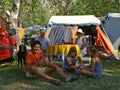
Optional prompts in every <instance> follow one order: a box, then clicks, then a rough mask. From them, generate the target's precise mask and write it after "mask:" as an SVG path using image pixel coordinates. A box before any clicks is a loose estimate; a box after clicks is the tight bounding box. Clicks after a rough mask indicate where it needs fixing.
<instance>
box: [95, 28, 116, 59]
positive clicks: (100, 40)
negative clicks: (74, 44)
mask: <svg viewBox="0 0 120 90" xmlns="http://www.w3.org/2000/svg"><path fill="white" fill-rule="evenodd" d="M96 30H97V31H98V32H97V35H96V40H95V45H97V46H103V48H104V50H105V52H106V53H107V54H112V55H113V56H114V57H115V58H116V59H117V58H118V55H117V53H116V51H115V49H114V48H113V46H112V44H111V43H110V42H109V39H108V38H107V36H106V35H105V33H104V32H103V31H102V29H101V27H100V26H97V27H96Z"/></svg>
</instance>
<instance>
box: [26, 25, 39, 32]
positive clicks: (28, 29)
mask: <svg viewBox="0 0 120 90" xmlns="http://www.w3.org/2000/svg"><path fill="white" fill-rule="evenodd" d="M40 28H41V26H40V25H33V26H29V27H26V28H25V31H39V30H40Z"/></svg>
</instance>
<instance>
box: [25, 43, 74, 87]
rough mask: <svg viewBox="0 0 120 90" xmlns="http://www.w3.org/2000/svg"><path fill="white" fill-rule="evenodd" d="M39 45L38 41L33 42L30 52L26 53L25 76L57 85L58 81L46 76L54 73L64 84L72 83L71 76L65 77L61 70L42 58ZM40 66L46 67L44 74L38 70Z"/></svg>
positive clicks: (45, 58) (59, 81)
mask: <svg viewBox="0 0 120 90" xmlns="http://www.w3.org/2000/svg"><path fill="white" fill-rule="evenodd" d="M40 48H41V43H40V42H39V41H34V42H33V44H32V45H31V51H29V52H28V54H27V56H26V62H25V70H26V76H29V75H34V76H38V77H41V78H44V79H46V80H47V81H49V82H51V83H53V84H55V85H59V84H60V83H61V80H60V79H56V78H53V77H50V76H49V75H48V74H49V73H52V72H56V73H57V74H58V75H59V76H60V77H62V78H63V80H64V81H65V82H69V81H73V80H75V78H73V77H72V76H67V75H65V74H64V73H63V71H62V70H61V68H59V67H58V66H57V65H55V64H53V63H50V62H49V61H48V58H47V57H44V55H43V54H42V52H41V51H40ZM42 66H46V68H45V70H44V72H43V71H42V70H41V69H40V68H41V67H42Z"/></svg>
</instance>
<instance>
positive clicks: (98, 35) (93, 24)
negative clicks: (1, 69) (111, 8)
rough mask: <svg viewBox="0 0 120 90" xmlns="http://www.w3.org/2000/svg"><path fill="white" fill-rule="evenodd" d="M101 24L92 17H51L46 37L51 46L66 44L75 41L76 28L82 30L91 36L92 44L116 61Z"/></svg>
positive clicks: (116, 56)
mask: <svg viewBox="0 0 120 90" xmlns="http://www.w3.org/2000/svg"><path fill="white" fill-rule="evenodd" d="M100 24H101V22H100V20H99V19H98V18H96V17H95V16H94V15H81V16H52V17H51V18H50V20H49V23H48V25H47V32H46V36H48V37H49V38H50V40H51V43H52V44H55V43H62V42H63V40H64V41H65V42H68V41H70V40H71V38H72V39H75V38H76V36H75V33H76V31H77V29H78V28H82V29H83V31H84V32H85V34H86V35H91V36H92V44H95V45H97V46H102V47H103V48H104V50H105V52H106V53H107V54H109V55H113V56H114V57H115V58H116V59H118V55H117V53H116V51H115V50H114V48H113V46H112V44H111V42H110V41H109V39H108V37H107V35H106V34H105V32H104V31H103V29H102V28H101V26H100Z"/></svg>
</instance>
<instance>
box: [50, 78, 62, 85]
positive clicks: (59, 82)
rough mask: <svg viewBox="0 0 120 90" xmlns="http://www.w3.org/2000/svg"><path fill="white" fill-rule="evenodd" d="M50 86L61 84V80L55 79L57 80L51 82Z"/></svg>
mask: <svg viewBox="0 0 120 90" xmlns="http://www.w3.org/2000/svg"><path fill="white" fill-rule="evenodd" d="M52 84H54V85H60V84H61V80H60V79H57V80H55V81H53V82H52Z"/></svg>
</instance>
